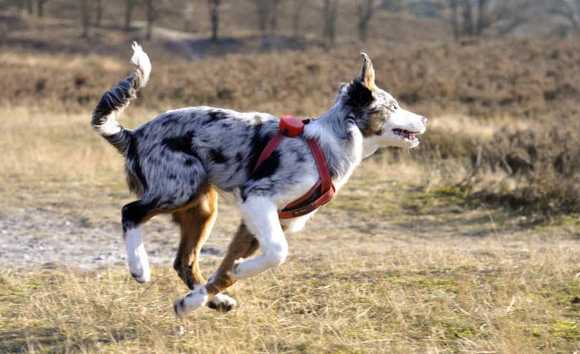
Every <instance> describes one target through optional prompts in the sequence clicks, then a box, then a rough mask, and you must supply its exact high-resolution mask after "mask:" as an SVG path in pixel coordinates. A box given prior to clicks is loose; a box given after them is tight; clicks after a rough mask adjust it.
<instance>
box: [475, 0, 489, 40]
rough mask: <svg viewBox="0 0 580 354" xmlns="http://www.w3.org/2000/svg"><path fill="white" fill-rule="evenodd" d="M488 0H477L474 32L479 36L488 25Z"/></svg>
mask: <svg viewBox="0 0 580 354" xmlns="http://www.w3.org/2000/svg"><path fill="white" fill-rule="evenodd" d="M487 5H488V0H479V2H478V5H477V29H476V32H475V34H476V35H477V36H478V37H479V36H481V34H482V33H483V31H485V29H487V28H488V27H489V23H490V21H489V19H488V16H487Z"/></svg>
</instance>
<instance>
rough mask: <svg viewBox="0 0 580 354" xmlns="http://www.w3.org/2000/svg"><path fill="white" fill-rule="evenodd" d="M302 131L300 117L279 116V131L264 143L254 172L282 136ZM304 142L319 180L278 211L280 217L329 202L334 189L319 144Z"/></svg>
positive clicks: (292, 135) (300, 213) (290, 216)
mask: <svg viewBox="0 0 580 354" xmlns="http://www.w3.org/2000/svg"><path fill="white" fill-rule="evenodd" d="M303 131H304V123H303V122H302V121H301V120H300V119H298V118H295V117H292V116H282V117H281V118H280V132H279V133H278V134H276V136H274V137H273V138H272V140H270V141H269V142H268V145H266V147H265V148H264V150H263V151H262V154H260V157H259V158H258V162H256V166H254V172H256V170H257V169H258V167H259V166H260V165H261V164H262V163H263V162H264V161H266V160H267V159H268V157H270V155H271V154H272V153H273V152H274V150H276V148H277V147H278V145H279V144H280V142H281V141H282V139H284V137H288V138H294V137H297V136H299V135H301V134H302V132H303ZM306 142H307V143H308V146H309V147H310V152H312V156H313V157H314V161H316V166H317V167H318V175H319V176H320V180H319V181H318V182H317V183H316V184H315V185H314V186H313V187H312V188H311V189H310V190H309V191H308V192H306V194H304V195H303V196H302V197H300V198H298V199H297V200H295V201H293V202H292V203H290V204H288V205H287V206H286V207H285V208H284V209H282V210H281V211H279V212H278V217H279V218H280V219H291V218H296V217H298V216H302V215H306V214H308V213H310V212H312V211H314V210H316V209H318V208H320V207H321V206H323V205H325V204H327V203H329V202H330V201H331V200H332V198H333V197H334V193H335V191H336V189H335V188H334V184H333V183H332V180H331V178H330V171H329V170H328V166H326V159H325V158H324V154H323V153H322V150H321V149H320V146H318V143H317V142H316V141H315V140H313V139H306Z"/></svg>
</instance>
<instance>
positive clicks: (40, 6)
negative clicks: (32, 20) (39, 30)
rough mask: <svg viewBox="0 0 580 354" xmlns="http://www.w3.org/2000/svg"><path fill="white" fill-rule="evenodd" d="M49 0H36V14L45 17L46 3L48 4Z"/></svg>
mask: <svg viewBox="0 0 580 354" xmlns="http://www.w3.org/2000/svg"><path fill="white" fill-rule="evenodd" d="M47 1H48V0H37V1H36V15H37V16H38V17H44V4H46V2H47Z"/></svg>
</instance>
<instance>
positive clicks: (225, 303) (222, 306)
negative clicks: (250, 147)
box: [207, 294, 237, 312]
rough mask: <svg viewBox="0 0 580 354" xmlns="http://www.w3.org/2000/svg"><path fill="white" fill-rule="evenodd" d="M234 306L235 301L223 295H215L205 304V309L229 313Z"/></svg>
mask: <svg viewBox="0 0 580 354" xmlns="http://www.w3.org/2000/svg"><path fill="white" fill-rule="evenodd" d="M236 305H237V302H236V300H234V299H232V298H231V297H229V296H227V295H224V294H217V295H216V296H214V297H213V299H211V300H210V301H209V302H208V303H207V307H209V308H210V309H213V310H216V311H218V312H230V311H231V310H232V309H233V308H234V307H236Z"/></svg>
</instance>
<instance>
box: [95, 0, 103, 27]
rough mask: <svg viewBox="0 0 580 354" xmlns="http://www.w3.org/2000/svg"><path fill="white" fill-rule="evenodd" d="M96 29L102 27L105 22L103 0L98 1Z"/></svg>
mask: <svg viewBox="0 0 580 354" xmlns="http://www.w3.org/2000/svg"><path fill="white" fill-rule="evenodd" d="M96 4H97V9H96V14H95V27H101V23H102V21H103V0H96Z"/></svg>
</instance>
